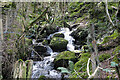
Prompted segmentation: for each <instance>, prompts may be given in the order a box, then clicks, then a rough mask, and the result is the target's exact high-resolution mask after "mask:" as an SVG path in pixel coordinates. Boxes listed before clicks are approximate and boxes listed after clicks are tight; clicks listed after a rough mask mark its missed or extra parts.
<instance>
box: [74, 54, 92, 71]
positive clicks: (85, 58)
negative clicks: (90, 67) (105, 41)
mask: <svg viewBox="0 0 120 80" xmlns="http://www.w3.org/2000/svg"><path fill="white" fill-rule="evenodd" d="M90 56H91V54H90V53H82V54H80V58H79V61H78V62H76V63H75V66H74V68H75V70H77V71H86V65H87V61H88V58H89V57H90ZM82 66H84V67H83V68H82V69H81V70H80V68H81V67H82Z"/></svg>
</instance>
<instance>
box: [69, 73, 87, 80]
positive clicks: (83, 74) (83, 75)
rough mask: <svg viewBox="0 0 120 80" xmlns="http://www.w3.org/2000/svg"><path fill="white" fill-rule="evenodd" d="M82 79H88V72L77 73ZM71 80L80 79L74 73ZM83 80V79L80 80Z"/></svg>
mask: <svg viewBox="0 0 120 80" xmlns="http://www.w3.org/2000/svg"><path fill="white" fill-rule="evenodd" d="M77 73H78V74H79V75H80V76H81V77H82V78H84V79H86V78H88V75H87V72H77ZM69 78H79V77H78V75H77V74H76V72H73V73H72V75H71V76H70V77H69ZM80 80H81V79H80Z"/></svg>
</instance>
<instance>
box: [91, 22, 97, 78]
mask: <svg viewBox="0 0 120 80" xmlns="http://www.w3.org/2000/svg"><path fill="white" fill-rule="evenodd" d="M90 35H91V38H92V46H93V49H94V52H92V55H91V61H92V72H94V71H95V69H96V68H97V66H98V64H99V59H98V48H97V44H96V39H95V30H94V25H93V24H91V27H90ZM94 78H98V73H96V74H95V76H94Z"/></svg>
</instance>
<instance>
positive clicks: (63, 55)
mask: <svg viewBox="0 0 120 80" xmlns="http://www.w3.org/2000/svg"><path fill="white" fill-rule="evenodd" d="M75 58H76V56H75V53H74V52H71V51H63V52H61V53H59V54H58V55H57V56H56V61H57V60H60V59H68V60H71V59H75Z"/></svg>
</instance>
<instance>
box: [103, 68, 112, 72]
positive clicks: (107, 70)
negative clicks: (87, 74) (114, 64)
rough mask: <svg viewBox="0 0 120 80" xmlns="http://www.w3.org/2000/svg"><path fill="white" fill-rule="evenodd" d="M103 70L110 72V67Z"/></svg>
mask: <svg viewBox="0 0 120 80" xmlns="http://www.w3.org/2000/svg"><path fill="white" fill-rule="evenodd" d="M103 71H105V72H111V69H108V68H106V69H103Z"/></svg>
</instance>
